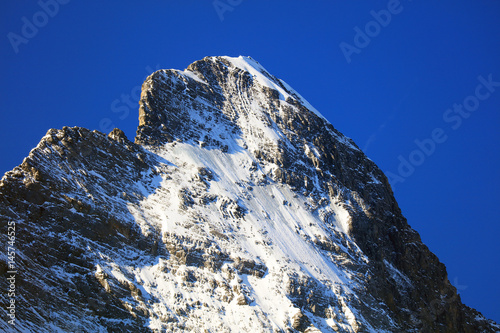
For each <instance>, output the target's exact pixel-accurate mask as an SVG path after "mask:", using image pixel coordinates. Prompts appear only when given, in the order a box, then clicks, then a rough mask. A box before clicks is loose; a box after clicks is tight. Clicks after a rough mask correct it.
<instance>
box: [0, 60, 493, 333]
mask: <svg viewBox="0 0 500 333" xmlns="http://www.w3.org/2000/svg"><path fill="white" fill-rule="evenodd" d="M0 224H1V228H2V233H1V240H2V244H7V243H8V241H9V240H10V241H12V239H11V238H9V234H8V233H7V232H6V231H7V230H8V227H9V226H13V225H14V226H15V241H14V244H11V245H14V246H13V247H14V248H15V251H13V252H14V254H13V255H12V254H8V251H3V252H2V253H1V258H0V268H1V273H2V279H1V280H0V287H1V288H2V298H1V300H0V303H2V309H3V313H2V317H1V319H0V328H1V329H3V330H5V331H7V332H8V331H10V330H13V326H12V325H10V324H9V320H12V317H8V313H9V310H8V309H7V306H8V305H9V304H10V303H9V302H11V299H12V298H11V297H10V296H8V294H7V293H6V292H5V291H6V290H8V289H9V286H10V285H11V283H10V282H9V281H8V280H7V279H6V278H7V277H9V276H10V275H11V273H8V272H12V271H13V270H15V271H17V272H16V273H15V274H14V275H15V295H16V296H15V298H14V299H15V329H16V330H17V331H20V332H37V333H38V332H184V331H188V332H297V331H299V332H320V331H321V332H498V331H500V327H499V326H498V325H497V324H495V323H494V322H492V321H490V320H487V319H485V318H484V317H483V316H482V315H481V314H480V313H478V312H477V311H475V310H473V309H471V308H469V307H467V306H465V305H463V304H462V303H461V301H460V296H459V295H457V292H456V289H455V288H454V287H453V286H452V285H451V284H450V282H449V281H448V278H447V274H446V269H445V267H444V265H443V264H442V263H440V262H439V260H438V259H437V257H436V256H435V255H434V254H432V253H431V252H430V251H429V250H428V248H427V247H426V246H425V245H424V244H423V243H422V242H421V240H420V237H419V235H418V233H417V232H416V231H414V230H413V229H411V228H410V226H409V225H408V224H407V222H406V220H405V218H404V217H403V216H402V214H401V211H400V209H399V207H398V205H397V203H396V201H395V199H394V197H393V194H392V191H391V188H390V186H389V184H388V181H387V179H386V177H385V176H384V174H383V173H382V172H381V171H380V169H379V168H378V167H377V166H376V165H375V164H374V163H373V162H372V161H371V160H370V159H368V158H367V157H366V156H365V155H364V154H363V152H362V151H361V150H360V149H359V148H358V147H357V146H356V144H355V143H354V142H353V141H352V140H351V139H349V138H347V137H345V136H344V135H342V134H341V133H340V132H338V131H337V130H336V129H335V128H334V127H333V126H332V125H331V124H330V123H329V122H328V121H327V120H326V119H325V118H323V117H322V116H321V114H320V113H319V112H318V111H316V110H315V109H314V108H313V107H312V106H311V105H310V104H309V103H308V102H307V101H306V100H305V99H304V98H303V97H301V96H300V95H299V94H298V93H297V92H296V91H295V90H293V88H291V87H290V86H289V85H287V84H286V83H285V82H283V81H282V80H280V79H278V78H276V77H274V76H272V75H271V74H269V73H268V72H267V71H266V70H265V69H264V68H263V67H262V66H261V65H260V64H259V63H258V62H257V61H255V60H253V59H251V58H249V57H238V58H230V57H207V58H204V59H202V60H200V61H197V62H194V63H193V64H191V65H190V66H189V67H188V68H187V69H186V70H184V71H179V70H160V71H157V72H155V73H153V74H152V75H150V76H149V77H148V78H147V79H146V81H145V82H144V84H143V86H142V95H141V101H140V109H139V128H138V130H137V136H136V138H135V143H133V142H131V141H129V140H128V139H127V138H126V137H125V135H124V133H123V132H122V131H120V130H118V129H115V130H113V131H112V132H111V133H109V135H105V134H103V133H100V132H98V131H90V130H87V129H84V128H78V127H73V128H68V127H65V128H63V129H62V130H54V129H51V130H49V131H48V132H47V134H46V135H45V136H44V137H43V138H42V140H41V141H40V143H39V144H38V146H37V147H36V148H34V149H33V150H32V151H31V152H30V154H29V156H28V157H27V158H26V159H25V160H24V161H23V163H22V164H21V165H20V166H19V167H16V168H15V169H14V170H12V171H10V172H7V173H6V174H5V176H4V177H3V178H2V180H1V183H0ZM9 230H10V229H9ZM4 231H5V232H4ZM11 265H12V266H11ZM13 331H15V330H13Z"/></svg>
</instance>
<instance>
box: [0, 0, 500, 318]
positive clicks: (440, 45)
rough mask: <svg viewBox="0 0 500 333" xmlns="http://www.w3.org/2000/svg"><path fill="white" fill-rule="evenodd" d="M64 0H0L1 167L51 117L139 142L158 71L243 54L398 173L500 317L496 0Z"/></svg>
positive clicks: (450, 258)
mask: <svg viewBox="0 0 500 333" xmlns="http://www.w3.org/2000/svg"><path fill="white" fill-rule="evenodd" d="M44 1H46V2H48V3H50V2H51V1H47V0H42V2H44ZM59 1H60V2H62V3H64V4H60V5H59V8H55V7H54V6H49V7H46V9H45V10H46V11H47V12H49V13H50V15H48V14H44V13H43V12H41V11H43V10H44V9H43V8H42V7H41V5H40V4H39V3H37V2H36V1H2V2H1V3H0V24H1V33H0V35H1V38H2V39H1V45H0V59H1V64H0V77H1V80H0V94H1V95H0V97H1V99H0V107H1V113H0V142H1V145H0V156H1V161H0V172H1V173H2V174H3V173H4V172H5V171H7V170H10V169H12V168H13V167H14V166H16V165H18V164H20V163H21V162H22V159H23V157H25V156H26V155H27V154H28V153H29V151H30V149H31V148H33V147H34V146H35V145H36V144H37V143H38V141H39V140H40V138H41V137H42V136H43V135H44V134H45V133H46V131H47V130H48V129H49V128H62V127H63V126H83V127H87V128H90V129H98V130H102V131H107V130H109V129H110V128H111V127H112V126H113V127H119V128H121V129H123V130H124V131H125V132H126V134H127V135H128V137H129V138H131V139H133V137H134V135H135V129H136V126H137V124H138V120H137V110H138V106H137V97H134V96H136V95H137V93H138V91H139V90H138V89H139V86H140V85H141V83H142V81H143V79H144V78H145V76H146V75H147V74H150V72H152V71H153V70H154V69H156V68H177V69H184V68H185V67H186V66H187V65H189V64H190V63H191V62H193V61H195V60H198V59H201V58H203V57H204V56H207V55H231V56H237V55H250V56H252V57H253V58H254V59H256V60H258V61H259V62H260V63H261V64H262V65H263V66H264V67H266V68H267V69H268V70H269V71H270V72H271V73H273V74H274V75H276V76H278V77H280V78H282V79H284V80H285V81H287V82H288V83H289V84H290V85H291V86H292V87H294V88H295V89H296V90H297V91H298V92H299V93H300V94H301V95H303V96H304V97H305V98H306V99H308V100H309V102H310V103H311V104H312V105H314V106H315V107H316V108H317V109H318V110H319V111H320V112H321V113H322V114H323V115H324V116H325V117H326V118H327V119H329V120H330V122H331V123H332V124H333V125H334V126H335V127H336V128H337V129H338V130H340V131H341V132H343V133H344V134H346V135H347V136H349V137H351V138H353V139H354V140H355V142H356V143H357V144H358V146H360V147H361V148H362V149H363V150H364V151H365V152H366V154H367V155H368V156H369V157H370V158H371V159H372V160H374V161H375V162H376V163H377V164H378V165H379V166H380V167H381V169H382V170H383V171H384V172H390V173H392V174H393V175H394V177H392V178H393V183H394V185H395V186H394V188H395V195H396V198H397V200H398V202H399V204H400V206H401V208H402V210H403V213H404V215H405V216H406V217H407V218H408V221H409V223H410V225H411V226H412V227H413V228H415V229H416V230H417V231H418V232H419V233H420V234H421V236H422V238H423V241H424V242H425V243H426V244H427V245H428V246H429V248H430V249H431V250H432V251H433V252H434V253H436V254H437V255H438V257H439V258H440V259H441V261H443V262H444V263H445V264H446V266H447V268H448V273H449V278H450V281H452V282H453V283H454V284H455V286H457V287H459V288H460V289H461V290H460V293H461V295H462V300H463V301H464V302H465V303H466V304H467V305H470V306H472V307H475V308H477V309H478V310H479V311H481V312H483V313H484V314H485V315H486V316H487V317H489V318H492V319H495V320H496V321H497V322H500V306H498V304H499V303H498V300H499V299H500V287H499V284H498V278H499V276H500V258H499V253H500V245H499V244H500V242H499V241H498V237H499V235H500V225H499V216H500V202H499V201H500V194H499V189H500V175H499V167H498V166H499V164H500V148H499V141H500V140H499V139H500V131H499V129H500V115H499V113H500V86H498V85H500V83H496V82H500V20H499V19H498V14H499V13H500V2H499V1H493V0H478V1H457V0H455V1H451V0H443V1H424V0H414V1H410V0H402V1H401V2H399V3H398V2H397V1H394V0H391V1H356V2H355V4H354V2H349V3H347V1H326V0H325V1H314V2H305V1H298V0H286V1H285V0H282V1H264V0H252V1H250V0H243V1H239V0H220V1H218V2H215V4H216V5H217V6H218V9H216V8H215V7H214V2H213V1H212V0H209V1H194V0H191V1H188V0H183V1H170V0H161V1H160V0H155V1H141V2H140V4H139V3H138V2H136V1H76V0H72V1H68V0H64V1H63V0H59ZM52 2H53V1H52ZM224 4H225V5H224ZM56 9H57V10H56ZM371 11H374V13H375V14H371ZM381 11H382V12H381ZM377 13H378V14H377ZM387 13H389V14H390V18H389V16H388V15H387ZM376 16H377V18H378V20H379V22H380V23H377V21H375V17H376ZM33 23H35V24H36V25H34V26H31V24H33ZM37 26H38V27H37ZM30 28H31V29H30ZM33 28H34V29H33ZM367 29H368V30H367ZM359 31H361V33H360V32H359ZM366 33H368V35H366ZM367 38H369V39H367ZM348 61H350V62H348ZM479 77H482V79H481V78H479ZM487 81H490V83H488V82H487ZM491 81H493V82H491ZM485 82H486V83H485ZM463 103H465V106H462V108H461V109H460V104H463ZM454 104H457V105H456V106H455V107H454ZM448 109H449V110H448ZM415 140H419V142H420V143H421V144H420V145H421V146H422V145H423V146H422V147H419V146H418V145H417V143H415ZM430 140H433V142H434V144H431V143H430ZM398 168H399V169H400V170H398ZM395 176H398V177H401V178H396V177H395ZM398 180H399V182H398ZM401 180H404V182H402V181H401Z"/></svg>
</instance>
